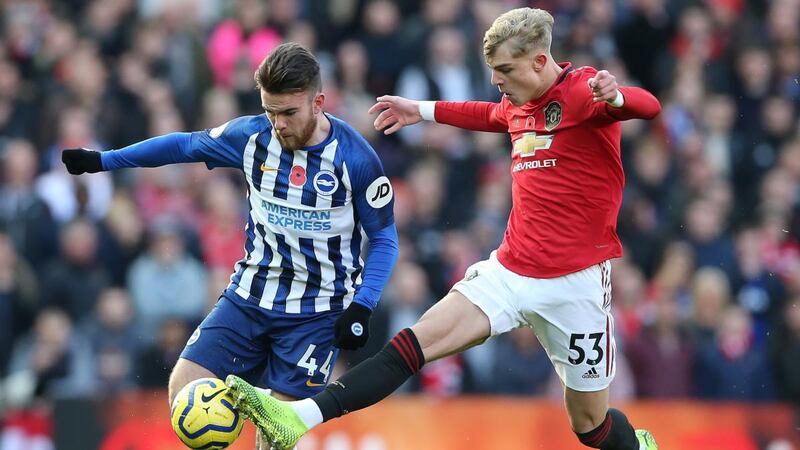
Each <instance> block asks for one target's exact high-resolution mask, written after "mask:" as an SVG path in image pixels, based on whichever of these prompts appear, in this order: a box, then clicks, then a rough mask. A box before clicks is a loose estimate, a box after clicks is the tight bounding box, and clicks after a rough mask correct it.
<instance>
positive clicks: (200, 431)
mask: <svg viewBox="0 0 800 450" xmlns="http://www.w3.org/2000/svg"><path fill="white" fill-rule="evenodd" d="M170 415H171V418H172V429H173V430H175V433H176V434H177V435H178V437H179V438H180V439H181V441H183V443H184V444H186V445H187V446H189V447H190V448H194V449H201V448H202V449H208V450H218V449H222V448H225V447H227V446H229V445H231V443H232V442H233V441H235V440H236V438H237V437H239V433H241V432H242V425H244V420H243V419H242V417H241V416H240V415H239V411H237V410H236V409H234V407H233V398H232V397H231V396H230V394H229V393H228V388H227V387H226V386H225V382H224V381H222V380H219V379H216V378H200V379H198V380H194V381H192V382H191V383H189V384H187V385H186V386H184V387H183V389H181V390H180V392H178V395H177V396H176V397H175V400H174V401H173V402H172V410H171V412H170Z"/></svg>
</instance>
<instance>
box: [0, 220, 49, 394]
mask: <svg viewBox="0 0 800 450" xmlns="http://www.w3.org/2000/svg"><path fill="white" fill-rule="evenodd" d="M38 294H39V292H38V283H37V280H36V275H35V274H34V272H33V270H32V269H31V267H30V266H29V265H28V264H27V263H26V262H25V261H24V260H23V259H22V258H20V257H19V256H18V255H17V253H16V252H15V251H14V246H13V245H12V243H11V240H10V239H9V237H8V235H6V234H5V233H2V232H0V323H2V324H4V325H3V326H2V327H0V378H3V377H4V376H5V375H6V374H7V368H8V362H9V358H10V357H11V350H12V348H13V346H14V342H16V341H17V340H18V339H19V338H20V337H21V336H22V335H23V334H24V333H27V332H28V330H29V329H30V326H31V324H32V323H33V319H34V317H35V316H36V312H37V311H38V309H39V296H38Z"/></svg>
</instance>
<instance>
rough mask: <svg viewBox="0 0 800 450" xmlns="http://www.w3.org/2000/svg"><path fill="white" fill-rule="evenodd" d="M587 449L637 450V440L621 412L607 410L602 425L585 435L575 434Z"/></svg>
mask: <svg viewBox="0 0 800 450" xmlns="http://www.w3.org/2000/svg"><path fill="white" fill-rule="evenodd" d="M575 434H577V435H578V439H579V440H580V441H581V443H582V444H583V445H585V446H587V447H592V448H599V449H601V450H639V440H638V439H637V438H636V433H635V432H634V431H633V427H632V426H631V424H630V423H629V422H628V418H627V417H625V414H623V413H622V411H620V410H617V409H614V408H609V410H608V413H606V418H605V420H603V423H601V424H600V425H598V427H597V428H595V429H594V430H592V431H589V432H587V433H575Z"/></svg>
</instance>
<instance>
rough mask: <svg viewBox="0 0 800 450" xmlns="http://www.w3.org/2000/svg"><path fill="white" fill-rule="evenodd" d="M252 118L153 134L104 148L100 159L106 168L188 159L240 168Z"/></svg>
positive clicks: (177, 161) (150, 165) (209, 166)
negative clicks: (195, 128) (180, 131)
mask: <svg viewBox="0 0 800 450" xmlns="http://www.w3.org/2000/svg"><path fill="white" fill-rule="evenodd" d="M253 121H254V118H253V117H240V118H237V119H234V120H231V121H230V122H226V123H225V124H223V125H220V126H219V127H217V128H212V129H209V130H204V131H196V132H193V133H171V134H167V135H164V136H158V137H154V138H151V139H147V140H145V141H142V142H137V143H136V144H133V145H129V146H127V147H124V148H121V149H119V150H109V151H106V152H102V153H101V154H100V160H101V161H102V164H103V170H115V169H121V168H124V167H159V166H164V165H167V164H176V163H189V162H204V163H206V166H208V168H209V169H213V168H214V167H235V168H239V169H240V168H241V167H242V158H243V154H244V148H245V146H246V144H247V141H248V128H252V127H253V123H252V122H253ZM256 125H257V124H256Z"/></svg>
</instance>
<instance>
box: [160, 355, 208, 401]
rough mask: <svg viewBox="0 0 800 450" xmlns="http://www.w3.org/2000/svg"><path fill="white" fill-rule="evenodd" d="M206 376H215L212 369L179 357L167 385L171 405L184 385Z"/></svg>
mask: <svg viewBox="0 0 800 450" xmlns="http://www.w3.org/2000/svg"><path fill="white" fill-rule="evenodd" d="M206 377H211V378H214V377H215V376H214V374H213V373H211V371H209V370H208V369H206V368H205V367H203V366H201V365H199V364H197V363H194V362H192V361H189V360H186V359H183V358H181V359H178V362H177V363H176V364H175V367H174V368H173V369H172V373H170V375H169V383H168V385H167V391H168V397H169V405H170V407H171V406H172V402H173V400H175V397H176V396H177V395H178V392H180V391H181V389H183V387H184V386H186V385H187V384H189V383H191V382H192V381H194V380H197V379H198V378H206Z"/></svg>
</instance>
